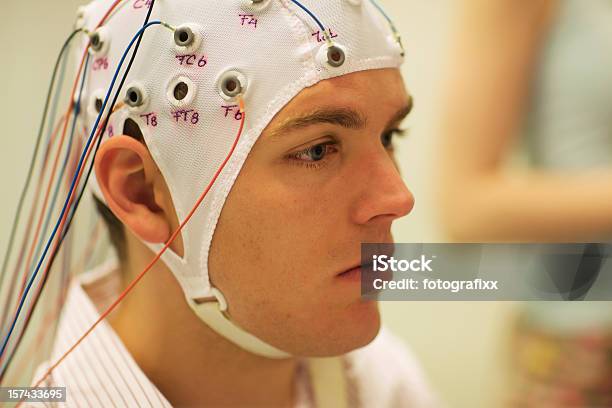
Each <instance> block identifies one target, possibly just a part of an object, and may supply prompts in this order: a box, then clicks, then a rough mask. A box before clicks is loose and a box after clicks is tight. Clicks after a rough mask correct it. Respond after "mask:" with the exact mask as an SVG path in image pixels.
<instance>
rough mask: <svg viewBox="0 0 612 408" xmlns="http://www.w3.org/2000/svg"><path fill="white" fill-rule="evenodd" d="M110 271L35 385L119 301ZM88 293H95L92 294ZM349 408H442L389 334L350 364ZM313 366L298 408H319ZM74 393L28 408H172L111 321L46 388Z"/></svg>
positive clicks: (76, 313)
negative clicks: (63, 400) (103, 311)
mask: <svg viewBox="0 0 612 408" xmlns="http://www.w3.org/2000/svg"><path fill="white" fill-rule="evenodd" d="M109 265H111V264H107V265H104V266H102V267H100V268H98V269H96V270H93V271H91V272H88V273H85V274H83V275H80V276H79V277H77V278H75V279H74V280H73V282H72V284H71V286H70V289H69V292H68V297H67V299H66V303H65V304H64V307H63V309H62V310H63V311H62V315H61V318H60V322H59V329H58V332H57V333H58V335H57V337H56V339H55V343H54V346H53V351H52V356H51V359H50V360H49V361H48V362H47V363H45V364H42V365H41V366H40V367H39V368H38V370H37V371H36V375H35V377H34V379H33V383H35V382H36V381H38V380H39V379H40V378H41V377H42V375H44V373H45V372H46V370H47V368H48V367H49V364H51V363H53V362H55V361H57V359H58V358H60V357H61V356H62V355H63V354H64V352H65V351H66V350H67V349H68V348H69V347H70V346H72V345H73V344H74V343H75V342H76V341H77V340H78V338H79V337H80V336H81V335H82V334H83V333H85V332H86V331H87V330H88V329H89V327H91V325H92V324H93V323H94V322H95V321H96V320H97V319H98V318H99V316H100V312H99V311H100V310H104V309H105V308H106V307H107V306H108V305H109V304H110V303H111V302H112V301H114V300H115V299H116V296H117V294H118V290H119V286H118V284H119V281H118V279H116V277H117V274H115V273H113V272H114V270H115V268H113V267H110V266H109ZM84 287H87V292H86V291H85V289H84ZM342 362H343V367H344V370H343V372H344V376H345V380H346V382H345V383H346V385H347V386H346V393H347V395H346V398H347V402H348V404H347V406H349V407H364V408H367V407H377V408H378V407H417V408H432V407H438V406H439V404H437V403H436V400H435V398H434V397H433V394H432V393H431V392H430V390H429V388H428V386H427V384H426V382H425V381H424V377H423V374H422V371H421V369H420V367H419V366H418V364H417V363H416V360H415V359H414V358H413V357H412V355H411V354H410V353H409V352H408V350H407V349H406V348H405V346H403V344H402V343H401V342H400V341H399V340H397V339H396V338H394V337H393V336H392V335H391V334H390V333H389V332H388V331H387V330H385V329H382V330H381V332H380V334H379V335H378V337H377V338H376V339H375V340H374V341H373V342H372V343H371V344H369V345H368V346H366V347H364V348H362V349H359V350H355V351H353V352H350V353H348V354H346V355H344V356H343V357H342ZM307 364H308V361H307V360H304V361H301V362H300V364H299V365H298V372H297V375H296V382H295V387H296V388H295V395H296V401H295V405H294V406H295V407H296V408H313V407H315V406H316V404H315V398H314V392H313V387H312V384H311V381H310V375H309V370H308V367H307ZM40 386H41V387H43V386H61V387H66V395H67V398H66V402H65V403H54V404H41V403H28V404H24V405H25V406H27V407H39V406H43V405H46V406H51V405H52V406H65V407H101V408H108V407H171V404H170V403H169V402H168V400H167V399H166V398H165V397H164V395H163V394H162V393H161V392H160V391H159V390H158V389H157V387H156V386H155V385H154V384H153V383H152V382H151V380H149V379H148V378H147V376H146V375H145V374H144V372H143V371H142V370H141V369H140V367H139V366H138V364H136V361H135V360H134V359H133V358H132V356H131V355H130V353H129V352H128V350H127V349H126V347H125V346H124V345H123V343H122V341H121V339H120V338H119V336H118V335H117V333H115V331H114V330H113V329H112V327H111V326H110V324H108V322H106V321H103V322H101V323H100V325H98V327H97V328H96V329H95V330H94V331H93V332H92V333H90V335H89V336H88V337H87V338H86V339H85V340H84V341H83V342H82V343H81V344H80V345H79V346H78V347H77V348H76V349H75V350H74V351H73V352H72V353H71V354H69V355H68V357H66V359H65V360H64V361H63V362H62V363H61V364H60V365H59V366H58V367H56V368H55V369H54V370H53V372H52V374H51V375H50V376H49V377H48V378H47V379H46V380H45V382H44V383H42V384H41V385H40Z"/></svg>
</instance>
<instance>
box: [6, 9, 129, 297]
mask: <svg viewBox="0 0 612 408" xmlns="http://www.w3.org/2000/svg"><path fill="white" fill-rule="evenodd" d="M122 1H123V0H116V1H115V2H114V3H113V4H112V6H111V7H110V8H109V9H108V11H107V12H106V13H105V14H104V16H103V17H102V19H101V20H100V22H99V23H98V24H97V26H96V30H97V29H98V28H99V27H100V26H102V24H104V22H105V21H106V19H107V18H108V16H109V15H110V14H111V13H112V12H113V10H114V9H115V8H116V7H117V6H118V5H119V3H121V2H122ZM88 51H89V50H88V47H87V48H85V51H84V52H83V56H82V57H81V63H80V64H79V69H78V72H77V75H76V78H75V80H74V84H73V86H72V91H71V92H70V104H69V106H68V109H67V110H66V113H65V116H67V117H68V118H69V117H70V114H71V113H72V112H73V109H74V94H75V92H76V90H77V87H78V85H79V78H80V77H81V73H82V72H83V66H84V64H85V58H86V56H87V53H88ZM67 130H68V119H67V120H66V121H65V122H64V128H63V130H62V137H61V139H60V147H59V148H58V150H57V153H56V156H55V161H54V164H53V170H52V173H51V178H50V180H49V184H48V186H47V191H46V193H45V199H44V201H43V207H42V209H41V212H40V216H39V219H38V224H37V226H36V232H35V234H34V240H33V241H32V246H31V247H30V251H29V253H28V257H27V261H26V263H25V265H24V273H23V280H22V284H21V289H20V292H19V296H18V299H20V298H21V296H22V295H23V291H24V289H25V286H26V283H27V278H28V268H29V266H30V263H31V262H32V257H33V255H34V249H35V248H36V243H37V242H38V238H39V235H40V229H41V227H42V221H43V219H44V215H45V213H46V211H47V204H48V199H49V194H50V193H51V186H52V185H53V181H54V179H55V173H56V172H57V165H58V163H59V157H60V153H61V147H62V146H63V143H64V140H65V138H66V132H67Z"/></svg>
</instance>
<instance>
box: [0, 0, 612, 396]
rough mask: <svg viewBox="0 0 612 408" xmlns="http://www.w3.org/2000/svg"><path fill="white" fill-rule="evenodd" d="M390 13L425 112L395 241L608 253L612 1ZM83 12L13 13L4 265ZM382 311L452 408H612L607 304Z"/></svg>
mask: <svg viewBox="0 0 612 408" xmlns="http://www.w3.org/2000/svg"><path fill="white" fill-rule="evenodd" d="M380 2H381V4H382V5H383V6H384V7H385V8H386V9H387V11H388V12H389V14H390V15H391V16H393V17H394V19H395V22H396V25H397V26H398V28H399V30H400V32H401V33H402V37H403V40H404V45H405V48H406V55H407V56H406V64H405V66H404V68H403V71H404V75H405V79H406V84H407V87H408V89H409V91H410V92H411V93H412V94H413V96H414V99H415V110H414V111H413V113H412V114H411V117H410V119H409V121H408V122H407V123H406V127H408V128H409V129H410V132H409V136H408V137H407V138H406V139H405V140H402V141H400V142H399V143H398V159H399V162H400V163H401V167H402V173H403V176H404V178H405V180H406V183H407V185H408V186H409V188H410V189H411V190H412V192H413V193H414V195H415V197H416V206H415V208H414V211H413V212H412V213H411V214H410V215H409V216H408V217H406V218H405V219H403V220H401V221H398V222H397V223H396V225H395V227H394V236H395V240H396V241H397V242H450V241H462V242H491V241H515V242H535V241H545V242H548V241H561V242H574V241H579V242H583V241H586V242H593V241H598V240H601V239H606V238H607V236H608V235H610V232H612V208H608V207H609V203H610V202H612V172H611V171H610V168H609V167H610V164H611V162H612V52H610V50H612V1H609V0H589V1H588V2H587V1H582V0H559V1H552V0H551V1H544V0H534V1H532V2H524V1H523V2H518V1H514V0H463V1H460V0H435V1H429V2H425V1H420V0H381V1H380ZM83 3H84V2H83V1H80V0H59V1H54V2H40V1H34V0H22V1H19V2H14V1H12V2H7V1H2V2H0V16H2V17H3V18H2V20H3V24H2V25H1V26H0V38H2V41H0V55H1V57H0V58H2V64H0V78H3V89H4V91H3V95H4V97H3V98H1V99H0V123H1V124H2V126H3V133H4V135H5V136H4V139H5V141H7V145H5V147H4V148H3V149H2V150H1V151H0V174H3V175H4V176H3V177H2V190H3V196H4V197H5V199H4V200H2V202H0V226H2V227H1V228H0V248H2V251H4V248H5V247H6V244H7V237H8V235H9V226H10V225H11V222H12V220H13V216H14V212H15V208H16V205H17V199H18V196H19V193H20V191H21V186H22V183H23V180H24V179H25V176H26V171H27V163H28V161H29V158H30V155H31V150H32V144H33V142H34V140H35V135H36V132H37V126H38V122H39V118H40V114H41V111H42V108H43V103H44V95H45V93H46V90H47V86H48V81H49V77H50V71H51V68H52V65H53V63H54V61H55V58H56V54H57V51H58V50H59V48H60V46H61V44H62V42H63V40H64V39H65V37H66V35H67V34H68V33H69V32H70V31H71V27H72V23H73V21H74V17H75V14H76V9H77V7H78V6H79V5H81V4H83ZM562 306H563V307H562ZM381 307H382V310H383V318H384V321H385V322H386V325H387V326H389V327H390V328H391V329H392V331H394V332H395V333H396V334H398V335H399V336H400V337H401V338H402V339H403V340H405V342H406V343H407V344H408V345H409V346H410V347H411V348H412V350H413V351H414V353H415V354H416V355H417V357H418V358H419V360H420V361H421V363H422V365H423V368H424V370H425V372H426V374H427V376H428V378H429V380H430V382H431V384H432V387H433V388H434V389H435V390H436V392H437V393H438V394H439V395H440V396H441V398H442V399H443V400H444V401H446V402H447V404H448V405H449V406H450V407H470V408H474V407H495V406H503V405H505V404H506V403H507V402H508V401H512V403H513V404H514V405H513V406H521V407H531V406H533V407H536V406H537V407H545V406H551V407H562V406H599V407H603V406H612V400H610V399H608V400H605V399H598V398H600V397H599V395H600V394H603V395H604V397H605V396H607V397H609V396H610V394H611V393H612V389H611V388H610V384H611V383H612V381H611V378H612V375H611V373H610V365H611V363H610V362H611V361H612V358H611V354H610V343H611V342H610V341H609V339H610V337H606V336H607V333H609V328H610V324H611V323H610V315H611V314H612V308H610V304H609V303H604V302H599V303H588V304H586V303H585V304H583V305H579V306H575V304H564V305H561V306H560V305H559V303H554V304H528V305H526V304H521V303H518V302H387V303H383V304H382V305H381ZM602 311H603V313H602ZM568 350H569V351H568ZM564 370H565V371H564ZM568 372H569V373H571V372H574V373H575V372H579V373H582V374H581V376H580V378H573V377H572V378H570V377H571V376H568V375H565V374H563V373H566V374H567V373H568ZM559 373H561V374H559ZM606 387H607V388H606ZM604 397H601V398H604ZM589 401H591V402H589ZM593 401H598V402H593ZM602 401H608V402H609V404H610V405H607V404H608V402H602ZM564 404H565V405H564Z"/></svg>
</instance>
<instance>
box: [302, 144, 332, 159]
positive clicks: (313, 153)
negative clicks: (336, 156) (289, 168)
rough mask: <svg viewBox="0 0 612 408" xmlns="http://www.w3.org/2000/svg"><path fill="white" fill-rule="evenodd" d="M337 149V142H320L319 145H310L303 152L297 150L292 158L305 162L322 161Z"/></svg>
mask: <svg viewBox="0 0 612 408" xmlns="http://www.w3.org/2000/svg"><path fill="white" fill-rule="evenodd" d="M335 151H336V147H335V143H333V142H328V143H320V144H318V145H314V146H311V147H309V148H308V149H305V150H302V151H301V152H297V153H294V154H292V155H291V156H292V158H294V159H295V160H299V161H305V162H320V161H322V160H324V159H325V157H326V156H327V155H328V154H330V153H334V152H335Z"/></svg>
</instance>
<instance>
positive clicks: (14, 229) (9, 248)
mask: <svg viewBox="0 0 612 408" xmlns="http://www.w3.org/2000/svg"><path fill="white" fill-rule="evenodd" d="M82 31H83V29H78V30H74V31H73V32H72V33H71V34H70V35H69V36H68V38H67V39H66V40H65V41H64V44H63V45H62V48H61V50H60V53H59V55H58V56H57V60H56V61H55V67H54V68H53V74H52V75H51V83H50V84H49V89H48V91H47V97H46V101H45V107H44V108H43V116H42V119H41V122H40V125H39V128H38V136H37V138H36V145H35V147H34V152H33V153H32V159H31V160H30V168H29V169H28V174H27V176H26V182H25V184H24V186H23V189H22V191H21V196H20V197H19V203H18V204H17V213H16V214H15V217H14V218H13V226H12V227H11V234H10V236H9V241H8V245H7V248H6V252H5V254H4V259H3V261H2V270H1V271H0V295H2V290H3V286H4V281H5V279H8V278H7V275H6V268H7V267H8V261H9V259H10V254H11V251H12V250H13V245H14V243H15V235H16V233H17V226H18V225H19V221H20V219H21V212H22V210H23V206H24V203H25V198H26V195H27V193H28V190H29V188H30V183H31V182H32V176H33V174H34V168H35V167H36V157H38V151H39V150H40V142H41V141H42V135H43V133H44V129H45V123H46V122H47V116H48V114H49V106H50V105H51V97H52V95H53V88H54V87H55V82H56V81H57V73H58V71H59V66H60V63H61V61H62V59H63V58H64V54H65V53H66V50H67V49H68V47H69V46H70V43H71V42H72V40H73V39H74V37H75V36H76V35H77V34H78V33H80V32H82ZM7 310H8V309H6V310H5V311H7ZM3 320H4V319H3ZM1 327H4V321H3V324H2V326H1Z"/></svg>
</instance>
